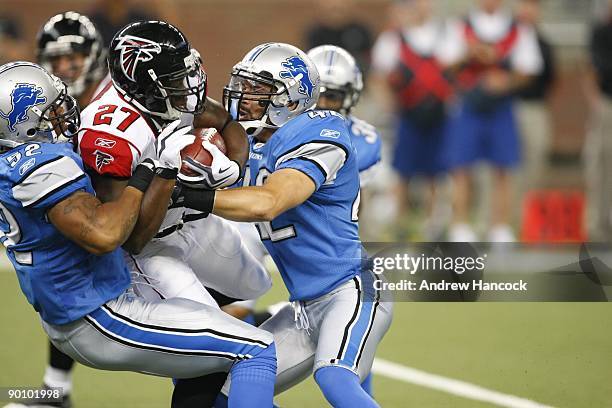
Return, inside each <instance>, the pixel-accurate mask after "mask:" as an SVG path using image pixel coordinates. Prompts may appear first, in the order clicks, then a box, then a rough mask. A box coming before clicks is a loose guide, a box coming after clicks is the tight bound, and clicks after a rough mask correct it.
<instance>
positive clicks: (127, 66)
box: [115, 35, 162, 82]
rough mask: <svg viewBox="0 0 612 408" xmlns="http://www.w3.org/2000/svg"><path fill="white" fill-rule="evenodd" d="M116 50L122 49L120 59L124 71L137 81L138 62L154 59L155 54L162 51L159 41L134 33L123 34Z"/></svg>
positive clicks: (128, 76)
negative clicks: (134, 34)
mask: <svg viewBox="0 0 612 408" xmlns="http://www.w3.org/2000/svg"><path fill="white" fill-rule="evenodd" d="M115 50H117V51H118V50H120V51H121V54H120V56H119V59H120V62H121V69H122V70H123V73H124V74H125V76H126V77H127V78H128V79H130V80H131V81H134V82H135V81H136V78H135V77H134V73H135V72H136V67H137V66H138V63H139V62H147V61H150V60H152V59H153V54H159V53H161V51H162V49H161V46H160V45H159V44H158V43H156V42H154V41H150V40H147V39H145V38H140V37H134V36H132V35H126V36H123V37H122V38H121V39H120V40H119V43H118V44H117V46H116V47H115Z"/></svg>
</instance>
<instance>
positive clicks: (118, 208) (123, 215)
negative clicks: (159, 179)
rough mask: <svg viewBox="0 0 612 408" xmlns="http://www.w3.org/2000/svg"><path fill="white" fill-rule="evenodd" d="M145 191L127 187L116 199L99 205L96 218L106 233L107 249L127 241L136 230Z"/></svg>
mask: <svg viewBox="0 0 612 408" xmlns="http://www.w3.org/2000/svg"><path fill="white" fill-rule="evenodd" d="M143 196H144V194H143V192H142V191H140V190H138V189H136V188H134V187H130V186H128V187H126V188H125V190H123V192H122V193H121V196H120V197H119V199H118V200H116V201H111V202H108V203H104V204H102V205H101V207H99V210H98V213H97V214H96V218H97V219H98V220H99V221H98V224H99V228H100V229H101V231H102V233H103V234H106V240H102V242H105V243H106V251H105V252H110V251H113V250H114V249H116V248H117V247H119V246H121V245H122V244H123V243H124V242H126V241H127V239H128V237H129V236H130V234H131V233H132V231H133V230H134V227H135V225H136V223H137V220H138V218H139V213H140V207H141V204H142V200H143Z"/></svg>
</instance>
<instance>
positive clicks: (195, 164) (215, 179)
mask: <svg viewBox="0 0 612 408" xmlns="http://www.w3.org/2000/svg"><path fill="white" fill-rule="evenodd" d="M192 133H193V134H194V135H195V136H196V140H195V141H194V142H193V143H192V144H190V145H189V146H187V147H186V148H184V149H183V150H182V152H181V157H182V159H183V165H182V167H181V170H180V172H179V176H178V177H179V180H180V181H181V182H183V183H185V184H188V185H190V186H192V187H197V188H205V189H210V190H216V189H218V188H223V187H227V186H230V185H232V184H234V183H235V182H236V181H237V180H238V178H239V177H240V167H239V166H238V163H236V162H235V161H232V160H230V159H229V158H228V157H227V156H226V155H225V153H226V152H227V150H226V147H225V143H224V142H223V138H222V137H221V135H220V134H219V132H218V131H217V130H216V129H214V128H210V129H209V128H197V129H194V130H193V132H192Z"/></svg>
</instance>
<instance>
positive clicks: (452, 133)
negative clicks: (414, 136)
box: [440, 0, 543, 242]
mask: <svg viewBox="0 0 612 408" xmlns="http://www.w3.org/2000/svg"><path fill="white" fill-rule="evenodd" d="M477 4H478V6H477V7H476V8H475V9H473V10H472V11H471V12H470V13H469V14H468V16H467V17H466V18H464V19H463V20H461V21H455V22H451V23H449V27H448V30H447V36H446V39H445V41H444V42H443V43H442V45H443V47H442V50H441V54H440V58H441V60H442V61H443V62H444V63H445V64H446V65H448V66H449V67H451V68H452V69H453V71H454V73H455V81H456V83H457V87H458V89H459V91H460V93H461V103H460V104H459V106H458V107H457V110H456V112H454V113H453V115H451V118H450V122H449V126H448V129H449V133H448V143H447V147H448V153H447V154H448V160H449V163H450V165H451V167H452V169H453V196H454V197H453V204H454V213H453V216H454V220H453V224H452V225H451V228H450V229H449V239H450V240H451V241H475V240H476V239H477V237H476V233H475V231H474V229H473V228H472V226H471V225H470V223H469V206H470V200H471V178H472V177H471V175H470V169H471V168H472V167H473V166H474V164H475V163H476V162H478V161H479V160H484V161H486V162H488V163H490V164H492V165H493V167H494V176H493V180H494V185H493V189H492V220H491V228H490V230H489V234H488V237H487V239H488V240H489V241H502V242H507V241H513V240H514V233H513V231H512V229H511V228H510V225H509V220H510V214H511V209H512V207H513V206H514V202H513V200H512V194H511V186H512V184H511V172H510V171H511V169H512V168H513V167H516V166H517V165H518V164H519V160H520V154H519V152H520V142H519V134H518V129H517V126H516V123H515V119H514V114H513V106H512V105H513V98H512V95H513V94H514V93H515V92H516V91H517V90H519V89H521V88H522V87H524V86H526V85H527V83H528V82H529V80H530V79H531V77H533V76H535V75H537V74H539V73H540V71H541V70H542V65H543V63H542V55H541V53H540V50H539V47H538V42H537V37H536V34H535V31H534V29H533V27H530V26H526V25H524V24H521V23H518V22H517V21H516V20H515V19H514V17H513V16H512V14H511V13H509V12H507V11H506V10H505V8H504V1H503V0H478V2H477Z"/></svg>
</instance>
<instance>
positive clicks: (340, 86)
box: [308, 45, 363, 114]
mask: <svg viewBox="0 0 612 408" xmlns="http://www.w3.org/2000/svg"><path fill="white" fill-rule="evenodd" d="M308 56H309V57H310V59H311V60H312V62H314V63H315V65H316V66H317V69H318V70H319V75H320V77H321V96H323V95H324V94H325V96H326V97H328V98H330V99H334V100H338V101H342V106H341V111H342V113H344V114H348V113H349V112H350V111H351V109H352V108H353V107H354V106H355V105H357V102H358V101H359V96H360V95H361V91H362V90H363V77H362V75H361V70H360V69H359V66H358V65H357V62H356V61H355V58H353V56H352V55H351V54H349V53H348V51H346V50H345V49H344V48H340V47H337V46H335V45H321V46H319V47H315V48H313V49H311V50H310V51H308Z"/></svg>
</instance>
